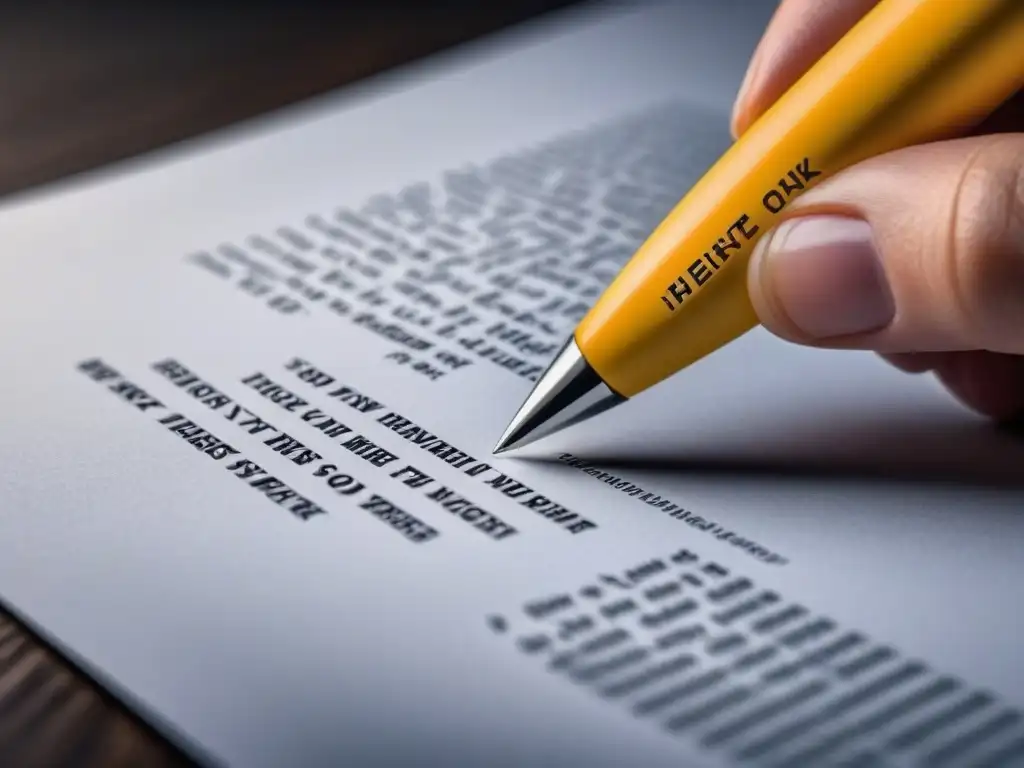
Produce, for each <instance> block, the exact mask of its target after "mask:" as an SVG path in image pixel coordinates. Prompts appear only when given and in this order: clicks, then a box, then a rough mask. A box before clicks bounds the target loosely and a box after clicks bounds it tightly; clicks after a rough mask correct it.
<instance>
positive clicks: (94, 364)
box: [78, 358, 121, 382]
mask: <svg viewBox="0 0 1024 768" xmlns="http://www.w3.org/2000/svg"><path fill="white" fill-rule="evenodd" d="M78 370H80V371H81V372H82V373H85V374H88V375H89V378H90V379H92V380H93V381H101V382H102V381H108V380H110V379H116V378H119V377H120V375H121V374H119V373H118V372H117V371H115V370H114V369H113V368H111V367H110V366H109V365H107V364H106V363H104V362H103V361H102V360H100V359H99V358H94V359H92V360H86V361H85V362H83V363H80V364H79V366H78Z"/></svg>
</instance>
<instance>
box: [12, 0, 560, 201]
mask: <svg viewBox="0 0 1024 768" xmlns="http://www.w3.org/2000/svg"><path fill="white" fill-rule="evenodd" d="M575 4H577V2H575V0H480V1H478V2H470V1H469V0H448V1H447V2H430V1H429V0H426V1H424V2H405V3H397V2H376V3H372V2H367V1H364V2H345V0H336V1H335V2H330V0H291V1H290V2H289V1H287V0H209V1H208V2H203V1H202V0H136V1H135V2H128V1H127V0H119V1H118V2H113V1H112V0H25V1H23V2H16V1H11V0H4V2H0V195H4V194H8V193H10V192H13V191H16V190H19V189H24V188H26V187H30V186H34V185H37V184H41V183H45V182H47V181H51V180H53V179H56V178H59V177H61V176H65V175H67V174H71V173H75V172H78V171H82V170H87V169H89V168H92V167H96V166H99V165H102V164H104V163H108V162H111V161H114V160H118V159H121V158H125V157H129V156H132V155H135V154H138V153H140V152H145V151H146V150H149V149H153V148H156V147H159V146H162V145H166V144H168V143H171V142H174V141H178V140H180V139H183V138H187V137H189V136H193V135H196V134H198V133H202V132H205V131H209V130H212V129H215V128H218V127H221V126H224V125H227V124H230V123H232V122H235V121H238V120H241V119H244V118H247V117H250V116H253V115H256V114H259V113H262V112H265V111H267V110H272V109H275V108H277V107H280V106H283V105H286V104H289V103H292V102H295V101H299V100H302V99H304V98H308V97H310V96H314V95H316V94H318V93H322V92H324V91H328V90H330V89H333V88H337V87H339V86H342V85H345V84H346V83H349V82H352V81H354V80H358V79H360V78H362V77H366V76H368V75H371V74H373V73H375V72H379V71H382V70H385V69H388V68H391V67H394V66H398V65H401V64H403V63H407V62H409V61H414V60H416V59H417V58H420V57H422V56H425V55H428V54H430V53H432V52H435V51H438V50H441V49H444V48H447V47H450V46H453V45H457V44H458V43H461V42H464V41H468V40H471V39H473V38H476V37H479V36H481V35H485V34H487V33H489V32H493V31H496V30H498V29H501V28H503V27H507V26H509V25H512V24H515V23H518V22H522V21H524V20H527V19H530V18H532V17H535V16H537V15H539V14H544V13H547V12H552V11H557V10H558V9H560V8H563V7H565V6H569V5H575Z"/></svg>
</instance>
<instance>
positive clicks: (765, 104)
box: [732, 0, 879, 137]
mask: <svg viewBox="0 0 1024 768" xmlns="http://www.w3.org/2000/svg"><path fill="white" fill-rule="evenodd" d="M878 2H879V0H782V3H781V4H780V5H779V7H778V9H777V10H776V11H775V15H774V16H772V20H771V22H770V23H769V24H768V28H767V30H766V31H765V33H764V36H763V37H762V38H761V42H760V43H759V44H758V46H757V50H756V51H755V52H754V56H753V57H752V58H751V61H750V66H749V68H748V69H747V75H746V78H745V79H744V81H743V85H742V86H740V92H739V94H738V95H737V97H736V102H735V104H734V106H733V114H732V133H733V136H735V137H739V135H740V134H742V133H743V132H744V131H746V130H747V128H749V127H750V125H751V123H753V122H754V121H755V120H756V119H757V118H758V117H760V116H761V114H763V113H764V112H765V111H766V110H767V109H768V108H769V107H770V106H771V105H772V104H774V103H775V101H776V100H777V99H778V98H779V97H780V96H781V95H782V94H783V93H785V92H786V90H787V89H788V88H789V87H790V86H791V85H792V84H793V83H795V82H796V81H797V80H799V79H800V76H801V75H803V74H804V72H806V71H807V70H808V69H810V67H811V65H813V64H814V62H816V61H817V60H818V59H819V58H821V57H822V56H823V55H825V53H827V52H828V50H829V49H830V48H831V47H832V46H833V45H835V44H836V43H837V42H839V39H840V38H841V37H842V36H843V35H844V34H846V32H847V31H849V29H850V28H851V27H853V26H854V25H855V24H856V23H857V22H858V21H860V20H861V18H863V17H864V15H865V14H866V13H867V12H868V11H870V10H871V9H872V8H873V7H874V6H875V5H877V4H878Z"/></svg>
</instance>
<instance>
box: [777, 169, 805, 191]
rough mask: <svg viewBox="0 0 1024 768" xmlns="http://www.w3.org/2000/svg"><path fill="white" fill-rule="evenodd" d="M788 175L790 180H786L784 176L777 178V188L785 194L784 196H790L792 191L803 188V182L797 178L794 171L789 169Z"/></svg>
mask: <svg viewBox="0 0 1024 768" xmlns="http://www.w3.org/2000/svg"><path fill="white" fill-rule="evenodd" d="M788 175H789V179H790V181H787V180H786V177H785V176H783V177H782V178H781V179H779V189H781V190H782V191H783V192H784V193H785V194H786V197H792V196H793V193H794V192H799V191H800V190H801V189H803V188H804V183H803V182H802V181H800V179H798V178H797V175H796V172H795V171H790V172H789V174H788Z"/></svg>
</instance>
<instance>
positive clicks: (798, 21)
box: [732, 0, 1024, 419]
mask: <svg viewBox="0 0 1024 768" xmlns="http://www.w3.org/2000/svg"><path fill="white" fill-rule="evenodd" d="M877 1H878V0H783V2H782V4H781V5H780V6H779V9H778V10H777V11H776V14H775V17H774V18H773V19H772V22H771V24H770V25H769V27H768V30H767V32H766V33H765V35H764V37H763V39H762V40H761V42H760V44H759V46H758V49H757V51H756V53H755V55H754V58H753V60H752V61H751V64H750V69H749V70H748V72H747V78H746V80H745V82H744V85H743V87H742V88H741V90H740V94H739V96H738V97H737V101H736V105H735V109H734V113H733V124H732V129H733V134H734V135H736V136H739V135H740V134H741V133H742V132H743V131H744V130H745V129H746V128H747V127H748V126H749V125H750V124H751V123H752V122H753V121H754V120H755V119H756V118H757V117H758V116H759V115H760V114H761V113H762V112H764V111H765V110H766V109H767V108H768V107H769V106H770V105H771V104H772V102H773V101H774V100H775V99H777V98H778V97H779V96H781V95H782V93H783V92H784V91H785V90H786V89H787V88H788V87H789V86H790V85H791V84H792V83H793V82H794V81H795V80H797V79H798V78H799V77H800V75H802V74H803V72H804V71H806V70H807V69H808V68H809V67H810V66H811V65H812V64H813V62H814V61H815V60H816V59H817V58H818V57H820V56H821V55H823V54H824V53H825V52H826V51H827V50H828V49H829V48H830V47H831V46H832V45H833V44H834V43H835V42H836V41H838V40H839V38H840V37H842V35H843V34H844V33H845V32H846V31H847V30H848V29H849V28H850V27H851V26H853V24H854V23H856V22H857V21H858V20H859V19H860V18H861V17H862V16H863V15H864V14H865V13H866V12H867V11H868V10H870V8H871V7H872V6H873V5H875V4H876V3H877ZM1022 107H1024V92H1020V93H1018V94H1017V96H1016V97H1014V99H1013V100H1011V102H1009V103H1007V104H1005V105H1004V106H1003V107H1002V108H1000V110H999V112H998V114H996V115H993V116H992V118H991V119H989V120H987V121H986V122H985V124H984V125H982V126H979V128H978V130H977V132H976V133H974V134H973V135H972V136H970V137H967V138H963V139H957V140H954V141H947V142H940V143H934V144H929V145H924V146H918V147H913V148H910V149H905V150H900V151H898V152H892V153H889V154H886V155H883V156H881V157H878V158H873V159H871V160H868V161H865V162H862V163H860V164H858V165H856V166H853V167H851V168H848V169H846V170H844V171H843V172H841V173H838V174H836V175H835V176H834V177H832V178H831V179H829V180H827V181H825V182H823V183H822V184H820V185H819V186H818V187H816V188H814V189H812V190H809V191H808V192H807V193H805V194H804V195H803V196H802V197H800V198H798V199H797V200H796V201H795V202H794V203H793V204H792V208H791V214H792V215H791V216H789V217H787V220H786V221H784V222H782V223H781V224H780V225H779V226H778V227H776V228H775V229H774V230H773V231H772V232H768V233H766V234H765V236H764V237H763V238H762V240H761V241H760V242H759V243H758V246H757V248H756V249H755V252H754V254H753V256H752V258H751V264H750V271H749V277H748V282H749V287H750V293H751V297H752V300H753V303H754V308H755V309H756V310H757V313H758V316H759V317H760V320H761V322H762V324H763V325H764V326H765V327H766V328H767V329H768V330H769V331H771V332H773V333H775V334H776V335H778V336H780V337H782V338H784V339H787V340H789V341H793V342H796V343H800V344H806V345H810V346H818V347H830V348H842V349H869V350H874V351H876V352H879V353H881V354H882V356H883V357H884V358H885V359H887V360H888V361H889V362H891V363H892V364H894V365H896V366H897V367H898V368H900V369H902V370H904V371H906V372H908V373H923V372H926V371H932V372H934V373H935V375H937V376H938V378H939V379H940V380H941V381H942V382H943V384H945V386H946V387H947V388H948V389H949V390H950V391H951V392H952V393H953V394H954V395H956V396H957V397H958V398H959V399H960V400H961V401H962V402H964V403H965V404H966V405H968V406H969V407H971V408H973V409H975V410H976V411H979V412H981V413H983V414H985V415H987V416H990V417H992V418H995V419H1012V418H1019V417H1021V416H1024V133H1021V131H1022V130H1024V109H1022ZM1011 131H1016V133H1012V132H1011ZM787 210H790V209H787Z"/></svg>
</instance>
